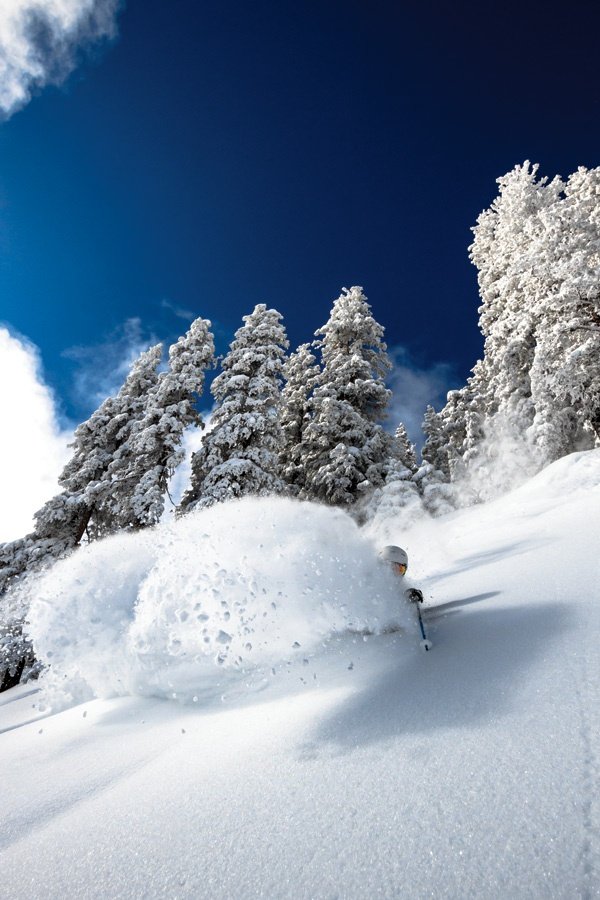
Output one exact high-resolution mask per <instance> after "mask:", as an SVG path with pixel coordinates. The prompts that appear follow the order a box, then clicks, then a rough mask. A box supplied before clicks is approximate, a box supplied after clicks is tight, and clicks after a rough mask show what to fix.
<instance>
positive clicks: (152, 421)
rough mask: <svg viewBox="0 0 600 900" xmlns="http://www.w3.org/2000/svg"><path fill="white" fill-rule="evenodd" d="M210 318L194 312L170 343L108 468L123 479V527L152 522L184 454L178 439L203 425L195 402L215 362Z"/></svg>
mask: <svg viewBox="0 0 600 900" xmlns="http://www.w3.org/2000/svg"><path fill="white" fill-rule="evenodd" d="M210 325H211V323H210V321H209V320H208V319H201V318H198V319H196V320H195V321H194V322H192V324H191V326H190V328H189V330H188V332H187V333H186V334H185V335H184V336H183V337H181V338H179V340H178V341H177V342H176V343H175V344H172V345H171V346H170V348H169V369H168V371H166V372H162V373H161V375H160V376H159V378H158V381H157V383H156V385H155V386H154V388H153V389H152V390H151V391H150V392H149V394H148V400H147V404H146V407H145V410H144V414H143V416H142V418H141V419H140V421H139V422H138V423H136V426H135V428H134V429H133V431H132V433H131V435H130V437H129V438H128V440H127V442H126V443H125V444H124V445H123V447H122V448H121V449H120V450H119V451H118V453H117V454H116V455H115V459H114V461H113V463H111V466H110V470H109V471H110V474H111V477H112V479H113V482H114V483H115V486H116V485H117V484H121V485H122V491H120V493H119V496H118V507H119V508H118V510H117V514H118V516H119V518H120V524H121V527H130V528H144V527H147V526H149V525H155V524H156V523H157V522H158V521H159V519H160V517H161V515H162V512H163V509H164V498H165V494H166V491H167V488H168V483H169V479H170V478H171V476H172V474H173V472H174V471H175V469H176V468H177V466H178V465H179V463H180V462H181V461H182V459H183V450H182V449H181V442H182V438H183V433H184V431H185V430H186V428H188V427H189V426H190V425H195V426H197V427H203V423H202V418H201V416H200V413H199V412H198V409H197V407H196V404H197V401H198V398H199V397H200V396H201V394H202V391H203V388H204V377H205V371H206V369H208V368H209V367H210V366H212V365H213V364H214V358H215V356H214V354H215V345H214V338H213V335H212V333H211V331H210Z"/></svg>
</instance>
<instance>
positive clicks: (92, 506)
mask: <svg viewBox="0 0 600 900" xmlns="http://www.w3.org/2000/svg"><path fill="white" fill-rule="evenodd" d="M160 351H161V347H160V345H157V346H156V347H152V348H151V349H150V350H148V351H147V352H145V353H142V354H141V356H140V357H139V359H138V360H136V362H135V363H134V364H133V366H132V369H131V372H130V374H129V376H128V377H127V379H126V381H125V383H124V384H123V386H122V387H121V389H120V390H119V392H118V393H117V394H116V396H114V397H109V398H108V399H107V400H105V401H104V402H103V403H102V404H101V406H100V407H99V409H97V410H96V411H95V412H94V413H93V414H92V415H91V416H90V418H89V419H88V420H87V421H86V422H84V423H83V424H81V425H79V426H78V427H77V428H76V429H75V434H74V441H73V443H72V444H71V446H72V447H73V448H74V451H73V455H72V457H71V458H70V460H69V461H68V462H67V464H66V465H65V467H64V469H63V471H62V473H61V476H60V478H59V482H60V484H61V486H62V487H63V488H64V490H63V492H62V493H60V494H57V495H56V496H55V497H52V498H51V499H50V500H48V501H47V502H46V503H45V504H44V506H43V507H42V508H41V509H39V510H38V511H37V513H36V514H35V517H34V520H35V527H34V530H33V531H32V533H31V534H29V535H27V536H26V537H24V538H21V539H19V540H16V541H12V542H10V543H7V544H2V545H0V682H2V677H5V678H6V679H10V678H11V677H17V675H19V676H22V675H23V673H25V674H26V673H27V671H28V670H29V671H31V666H32V665H33V664H34V662H33V655H32V650H31V647H30V645H29V643H28V641H27V640H26V639H25V638H24V637H23V635H22V620H23V617H24V615H25V614H26V610H25V609H24V607H23V602H22V600H19V596H18V594H15V591H14V589H15V588H16V587H17V586H18V585H19V583H20V582H21V580H22V578H23V577H24V576H31V575H34V574H35V573H38V572H41V571H42V570H43V569H45V568H47V567H48V566H50V565H52V564H53V563H54V562H55V561H56V560H57V559H60V558H61V557H63V556H66V555H67V554H69V553H70V552H71V551H72V550H74V549H75V547H76V546H77V545H78V544H79V542H80V541H81V539H82V538H83V536H84V534H87V537H88V538H89V539H90V540H93V539H95V538H98V537H102V536H103V535H104V534H108V533H110V532H111V531H114V530H116V529H117V528H118V527H119V517H118V515H117V510H115V507H114V503H115V487H116V485H115V484H114V482H113V479H112V477H111V475H110V473H109V469H110V464H111V461H112V460H113V458H114V454H115V453H116V452H117V451H118V448H119V447H121V446H122V445H123V444H124V443H125V442H126V440H127V438H128V436H129V434H130V433H131V431H132V429H133V428H134V427H135V424H136V421H139V419H140V417H141V415H142V413H143V410H144V407H145V403H146V398H147V394H148V391H149V390H150V389H151V387H152V386H153V385H155V384H156V380H157V372H156V370H157V366H158V364H159V362H160ZM3 595H5V596H3ZM5 683H6V682H5Z"/></svg>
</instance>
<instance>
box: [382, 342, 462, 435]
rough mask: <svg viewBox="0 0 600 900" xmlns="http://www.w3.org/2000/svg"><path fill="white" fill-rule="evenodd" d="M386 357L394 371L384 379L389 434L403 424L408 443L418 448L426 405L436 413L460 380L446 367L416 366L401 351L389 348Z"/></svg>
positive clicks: (441, 365) (402, 348)
mask: <svg viewBox="0 0 600 900" xmlns="http://www.w3.org/2000/svg"><path fill="white" fill-rule="evenodd" d="M389 354H390V357H391V360H392V362H393V364H394V369H393V371H392V374H391V375H390V378H389V379H388V386H389V387H390V389H391V390H392V392H393V398H392V403H391V406H390V409H389V419H388V427H390V429H392V430H393V429H395V428H396V426H397V425H398V423H399V422H403V423H404V425H405V426H406V430H407V432H408V435H409V437H410V439H411V441H414V442H415V443H416V444H417V445H418V446H419V447H420V446H421V445H422V443H423V432H422V430H421V423H422V421H423V416H424V413H425V409H426V408H427V405H428V404H431V405H432V406H434V407H435V408H436V409H440V407H441V406H443V405H444V404H445V402H446V394H447V393H448V391H449V390H451V389H452V388H455V387H458V386H459V384H460V379H459V378H458V376H457V374H456V371H455V370H454V367H453V366H452V365H451V364H450V363H445V362H438V363H434V364H433V365H431V366H426V367H421V366H419V365H417V363H415V362H414V360H413V359H412V358H411V356H410V353H409V352H408V350H407V349H406V348H405V347H402V346H398V347H392V348H391V350H390V351H389Z"/></svg>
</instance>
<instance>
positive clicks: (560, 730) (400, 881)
mask: <svg viewBox="0 0 600 900" xmlns="http://www.w3.org/2000/svg"><path fill="white" fill-rule="evenodd" d="M263 503H264V501H263ZM272 503H273V501H268V502H267V506H266V507H265V506H262V507H261V503H260V502H259V501H254V505H253V502H252V501H246V503H245V506H244V504H235V505H231V506H229V507H222V508H221V510H220V511H219V512H218V513H215V514H214V515H215V518H214V519H213V520H211V523H210V531H209V530H208V528H205V527H204V525H203V524H202V520H201V519H200V518H198V519H197V520H195V521H194V520H192V519H191V518H190V520H189V521H187V520H184V521H186V524H185V526H183V522H182V523H180V526H181V527H182V528H185V529H186V531H185V537H184V534H183V532H181V533H180V532H179V531H178V528H179V527H180V526H173V527H171V529H170V530H168V529H164V530H161V529H159V530H158V531H157V532H156V533H154V537H153V538H152V539H151V540H150V542H149V543H146V544H144V546H137V545H135V546H134V545H133V544H131V545H126V544H123V542H122V539H119V540H117V541H116V542H115V543H114V547H113V549H112V550H111V545H110V544H109V542H107V546H108V549H107V547H106V546H105V547H104V548H102V549H98V550H95V551H94V553H92V549H93V548H90V552H89V554H88V556H87V558H86V557H85V555H84V553H83V552H81V553H79V554H77V555H76V557H74V558H73V560H72V561H71V563H69V564H65V565H64V567H63V569H62V570H61V571H60V572H59V573H58V574H55V575H54V576H53V580H52V581H51V582H50V581H49V582H47V583H46V584H45V585H44V588H43V592H41V593H40V597H39V600H38V606H37V608H36V611H35V614H34V618H33V624H32V627H33V633H34V637H35V638H36V640H37V641H38V646H39V647H40V650H42V651H43V652H45V653H46V655H47V656H48V654H49V653H51V654H52V656H49V657H48V658H49V660H50V661H54V662H53V678H52V680H51V682H52V683H51V688H52V693H51V695H50V698H51V699H52V698H54V700H55V702H56V700H58V701H59V702H62V703H63V704H64V703H65V702H66V700H67V698H68V697H69V696H71V697H79V698H81V697H87V698H88V699H86V700H85V701H84V702H80V703H78V704H77V705H74V706H72V707H71V708H68V709H66V710H63V711H62V712H54V713H48V711H46V712H43V711H42V709H41V706H42V705H43V703H47V702H48V696H44V695H43V694H42V693H41V692H39V691H38V692H35V691H36V688H37V687H38V686H36V685H32V684H29V685H24V686H21V687H19V688H17V689H14V690H13V691H9V692H7V693H6V694H3V695H1V696H0V731H2V733H1V734H0V762H1V765H2V772H3V779H2V788H1V802H0V825H1V828H0V858H1V860H2V866H1V882H0V883H1V885H2V887H1V890H0V894H2V896H7V897H8V896H10V897H14V898H26V897H27V898H30V897H38V896H43V897H50V898H55V897H56V898H58V897H98V898H100V897H103V898H104V897H111V898H112V897H169V898H171V897H190V898H192V897H194V898H197V897H211V898H212V897H217V898H221V897H222V898H230V897H235V898H246V897H258V896H261V897H273V898H275V897H290V898H292V897H293V898H309V897H310V898H333V897H339V898H363V897H372V896H382V897H419V898H420V897H425V896H432V897H436V898H437V897H453V898H455V897H461V898H463V897H486V898H488V897H489V898H492V897H493V898H496V897H502V898H504V897H511V898H512V897H518V898H520V897H527V898H531V897H544V898H545V897H561V898H562V897H565V898H567V897H569V898H571V897H586V898H588V897H592V896H597V895H598V894H599V892H600V882H599V880H598V876H599V869H600V839H599V826H600V816H599V801H598V796H599V794H598V787H599V785H598V777H599V769H598V765H599V760H600V746H599V734H600V731H599V725H600V703H599V701H600V697H599V682H600V666H599V662H598V639H599V636H600V627H599V626H600V605H599V598H598V584H599V583H600V554H599V553H598V545H599V538H598V535H599V534H600V452H598V451H594V452H588V453H585V454H577V455H573V456H570V457H568V458H566V459H563V460H561V461H559V462H558V463H556V464H554V465H553V466H551V467H550V468H548V469H546V470H545V471H544V472H542V473H541V474H540V475H538V476H537V477H536V478H534V479H533V480H532V481H530V482H528V483H527V484H526V485H524V486H523V487H521V488H520V489H519V490H517V491H515V492H513V493H512V494H510V495H507V496H506V497H503V498H501V499H500V500H497V501H495V502H493V503H490V504H487V505H485V506H482V507H478V508H473V509H468V510H464V511H461V512H458V513H455V514H453V515H451V516H448V517H445V518H443V519H439V520H435V521H427V522H421V523H419V524H418V525H417V526H415V527H414V528H413V529H412V531H410V532H409V533H403V532H402V530H401V529H399V532H398V534H397V536H396V539H397V542H398V543H401V544H403V545H404V546H406V547H407V548H408V550H409V553H410V556H411V563H412V564H411V575H412V578H413V580H414V582H415V583H419V584H420V585H421V587H423V589H424V591H425V593H426V596H427V598H428V609H427V626H428V628H429V630H430V632H431V637H432V638H433V641H434V644H435V646H434V649H433V651H432V652H431V653H429V654H424V653H422V652H420V651H419V650H418V641H417V635H416V630H415V628H414V622H413V623H412V624H411V623H408V622H407V620H406V618H404V620H403V619H402V617H403V616H404V617H406V611H404V612H403V613H400V614H398V615H399V616H400V619H399V624H400V625H402V626H403V627H402V630H401V631H396V632H393V633H381V632H385V625H386V624H387V623H389V621H391V620H392V619H394V617H395V616H396V618H397V617H398V616H397V614H396V611H395V608H394V598H393V594H392V593H391V591H393V584H391V583H390V582H389V580H388V579H387V574H383V575H382V574H381V573H380V572H378V567H377V564H376V561H375V555H374V549H373V547H372V546H371V545H370V544H369V541H368V540H367V539H366V538H365V536H364V535H361V534H360V533H359V532H358V531H357V530H356V529H355V528H354V526H353V525H352V523H350V522H349V521H348V520H347V519H346V518H345V517H344V516H342V515H341V514H339V513H333V512H331V511H328V510H321V509H314V508H311V507H307V506H303V507H300V508H299V509H298V508H297V507H299V505H294V504H286V503H283V504H279V505H278V504H277V503H275V505H274V506H273V505H271V506H270V505H269V504H272ZM202 515H204V514H202ZM329 516H331V517H333V518H331V519H330V518H328V517H329ZM248 517H250V518H251V519H252V521H253V522H254V526H253V529H250V530H249V529H248V520H249V519H248ZM273 525H275V527H274V528H272V527H271V526H273ZM267 528H270V529H271V536H270V538H269V539H267V538H266V537H265V535H266V534H267ZM230 529H233V534H231V535H230V537H231V542H230V543H231V544H232V545H235V546H236V547H238V550H232V551H231V552H230V551H229V550H227V547H228V546H229V545H228V544H227V536H228V535H229V534H230ZM205 534H209V535H210V537H203V535H205ZM136 540H137V539H136ZM140 540H145V539H140ZM194 540H195V544H194ZM240 541H241V544H242V545H243V546H242V548H241V549H239V543H240ZM253 542H255V543H256V545H258V544H261V543H262V544H263V546H262V548H258V546H257V547H256V549H255V550H254V549H253V546H254V543H253ZM192 546H195V547H197V553H195V554H193V553H192V550H191V547H192ZM238 551H239V552H238ZM231 553H233V557H232V556H231ZM94 554H96V555H94ZM77 557H79V560H81V561H84V562H78V561H77ZM118 558H120V559H121V562H122V566H121V568H120V569H119V573H118V578H120V579H121V580H120V584H121V588H120V589H119V590H117V589H116V587H115V585H116V581H115V577H116V576H115V571H116V568H118V567H116V566H115V562H116V560H117V559H118ZM289 559H294V560H296V559H297V560H299V562H298V564H297V565H296V563H295V562H294V563H290V562H289ZM265 561H266V563H265ZM165 570H166V571H170V572H171V573H173V575H174V576H175V575H176V576H177V577H176V579H175V582H174V584H175V587H174V589H173V591H172V593H171V594H169V595H168V596H165V595H164V592H162V589H161V587H160V586H161V585H163V586H164V584H165V583H166V582H165V581H164V580H163V575H161V572H162V573H164V571H165ZM213 571H214V572H215V573H217V572H220V573H221V574H219V575H218V576H217V582H215V580H214V578H213V576H212V575H210V573H211V572H213ZM180 572H181V573H182V574H181V577H180V576H179V574H178V573H180ZM198 573H200V574H198ZM202 573H204V575H205V578H204V580H202V577H201V575H202ZM244 573H245V574H244ZM196 576H197V579H198V580H197V581H196V580H195V579H196ZM304 576H307V577H304ZM165 577H166V576H165ZM177 579H179V580H177ZM227 579H230V580H233V583H229V582H228V580H227ZM246 579H247V580H246ZM321 579H322V583H323V584H324V585H325V589H324V592H323V594H322V595H319V593H318V585H319V583H320V582H321ZM168 580H169V579H167V581H168ZM251 582H252V585H253V586H251ZM263 589H264V591H265V592H266V593H263ZM250 591H253V593H254V595H255V596H254V597H253V598H252V603H251V614H252V616H254V614H256V617H255V618H253V619H252V621H251V622H250V623H248V618H247V614H246V613H244V614H243V615H238V614H237V612H235V611H236V610H239V608H240V607H239V606H235V602H236V601H237V602H238V603H241V602H242V599H244V598H246V599H247V598H248V597H250V593H249V592H250ZM272 591H275V592H276V593H277V592H281V596H279V594H277V596H278V598H279V602H278V601H277V600H274V599H273V598H272V597H271V592H272ZM207 592H208V593H210V595H211V596H213V597H215V598H216V600H215V605H214V606H211V605H210V604H209V602H208V593H207ZM215 592H216V593H215ZM194 596H195V597H196V600H195V601H194V602H195V603H198V602H199V603H206V604H207V608H206V612H205V614H206V615H207V616H208V619H206V620H197V621H203V622H204V624H203V625H202V628H205V627H206V628H207V629H208V631H207V632H206V633H204V632H203V631H202V628H199V626H198V627H197V626H196V625H194V626H190V627H192V632H191V634H190V633H189V632H186V629H185V628H184V627H181V628H180V626H183V625H184V624H185V622H186V621H189V620H190V618H191V615H190V612H191V611H194V612H195V613H198V614H199V611H198V610H194V609H193V606H192V607H190V603H191V602H192V599H193V598H194ZM264 598H266V599H264ZM342 598H343V600H344V602H345V604H346V605H345V609H344V610H342V611H341V612H340V611H339V605H340V601H341V600H342ZM371 598H373V599H374V600H376V605H375V607H374V608H373V607H370V605H369V601H370V599H371ZM221 602H227V603H228V608H226V607H221ZM244 602H246V600H244ZM271 602H275V604H276V607H277V609H276V610H274V609H273V607H272V606H271V605H270V604H271ZM111 603H112V604H114V608H113V610H112V613H111V611H110V610H109V613H110V614H107V613H106V611H104V612H103V611H102V610H103V609H104V607H105V606H106V604H111ZM136 603H137V605H136ZM245 608H246V609H247V606H246V607H245ZM199 609H200V608H199ZM269 610H270V611H271V612H272V613H273V615H274V619H271V618H270V616H271V612H269ZM202 612H204V607H202ZM225 612H229V613H230V618H229V619H228V620H227V621H228V622H229V623H230V624H229V625H228V627H229V629H230V630H229V631H226V628H225V627H224V625H223V623H222V622H221V623H220V616H221V615H224V614H225ZM265 612H266V613H267V615H266V616H264V615H263V613H265ZM410 612H411V610H409V611H408V613H409V614H410ZM181 613H183V614H184V615H183V619H182V616H181ZM185 613H187V617H186V615H185ZM232 620H233V623H234V624H233V625H232V624H231V622H232ZM86 622H87V632H86ZM177 623H179V624H177ZM207 623H208V624H207ZM219 623H220V624H219ZM259 624H260V627H259ZM348 625H350V626H352V627H353V628H354V633H351V632H348V631H347V630H345V629H346V627H347V626H348ZM245 627H250V629H251V630H253V633H254V634H255V635H257V640H256V639H255V641H254V644H253V647H252V649H251V650H249V651H245V652H246V653H247V656H245V653H244V651H242V652H239V651H238V648H237V645H235V646H234V644H235V641H237V637H238V635H239V634H241V633H242V631H243V629H244V628H245ZM361 628H368V629H369V630H370V631H375V632H380V633H375V634H370V635H369V634H361V633H358V632H359V630H360V629H361ZM198 629H199V630H198ZM221 632H225V633H226V634H227V635H229V637H230V638H231V640H230V641H227V639H225V638H223V637H222V636H220V633H221ZM277 635H278V637H277ZM299 635H301V639H298V637H297V636H299ZM153 636H154V638H156V640H154V643H153ZM207 636H208V637H209V641H208V642H207V647H208V648H209V649H208V650H207V651H206V653H202V652H200V651H199V650H198V648H197V644H196V642H197V641H201V642H204V638H205V637H207ZM178 640H180V641H181V640H183V641H184V642H185V641H189V642H190V643H189V644H188V646H187V648H186V653H187V656H186V657H183V658H182V652H183V651H182V648H181V644H177V643H176V641H178ZM140 642H141V643H140ZM290 642H291V643H292V647H291V648H290V647H289V644H290ZM296 642H297V643H300V644H301V647H300V648H298V647H294V646H293V644H294V643H296ZM247 643H252V639H249V640H248V641H247ZM217 645H219V647H221V650H223V651H224V656H225V659H224V660H222V661H221V663H220V664H219V663H216V662H215V659H216V658H217V656H218V654H219V652H220V651H219V647H218V646H217ZM255 645H256V647H257V648H258V649H256V650H255V649H254V646H255ZM111 647H112V648H113V665H112V667H111V662H110V659H111ZM215 651H216V653H215ZM239 656H242V661H241V662H239V661H238V662H237V664H236V660H237V658H238V657H239ZM189 657H191V658H192V659H193V664H189ZM86 660H87V662H88V663H89V670H90V671H91V672H92V673H93V674H92V675H90V676H89V677H86V671H87V669H86ZM186 660H187V661H186ZM111 668H112V671H116V672H118V673H119V678H118V679H115V678H112V675H111ZM153 671H154V672H158V673H159V674H158V675H155V676H153V675H152V674H151V673H152V672H153ZM170 672H171V673H172V676H171V675H170V674H169V673H170ZM215 673H216V674H215ZM224 673H225V674H224ZM119 679H120V680H119ZM169 680H171V683H172V685H174V689H173V691H172V693H175V694H177V698H176V699H175V702H173V700H172V699H171V700H167V699H164V698H165V697H166V696H167V695H168V690H167V688H168V687H169ZM61 681H62V682H63V683H64V684H65V685H66V688H65V689H63V688H61ZM107 685H108V687H107ZM140 691H141V692H142V693H143V694H144V696H143V697H140V696H132V694H136V693H139V692H140ZM103 692H104V693H110V692H112V693H113V694H115V693H120V694H122V695H123V696H113V697H112V698H108V699H107V698H105V699H93V698H94V697H96V698H98V697H100V696H101V695H102V693H103ZM193 692H194V693H193ZM153 693H154V694H157V695H160V697H161V698H162V699H159V698H158V697H152V696H151V695H152V694H153ZM182 698H183V700H185V701H187V702H179V701H180V700H181V699H182ZM194 698H196V699H195V700H194ZM71 702H73V701H71Z"/></svg>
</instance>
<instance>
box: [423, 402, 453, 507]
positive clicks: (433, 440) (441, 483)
mask: <svg viewBox="0 0 600 900" xmlns="http://www.w3.org/2000/svg"><path fill="white" fill-rule="evenodd" d="M423 431H424V433H425V444H424V445H423V450H422V451H421V456H422V460H423V461H422V463H421V465H420V466H419V469H418V471H417V473H416V474H415V476H414V480H415V482H416V483H417V485H418V486H419V491H420V493H421V496H422V498H423V505H424V507H425V509H426V510H427V511H428V512H429V513H431V515H432V516H442V515H444V514H445V513H447V512H451V511H452V510H453V509H455V508H456V506H455V499H454V491H453V489H452V485H451V484H450V464H449V459H448V449H447V444H448V440H447V436H446V433H445V430H444V420H443V418H442V416H441V415H440V413H436V411H435V410H434V408H433V407H432V406H428V407H427V409H426V411H425V418H424V421H423Z"/></svg>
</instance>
